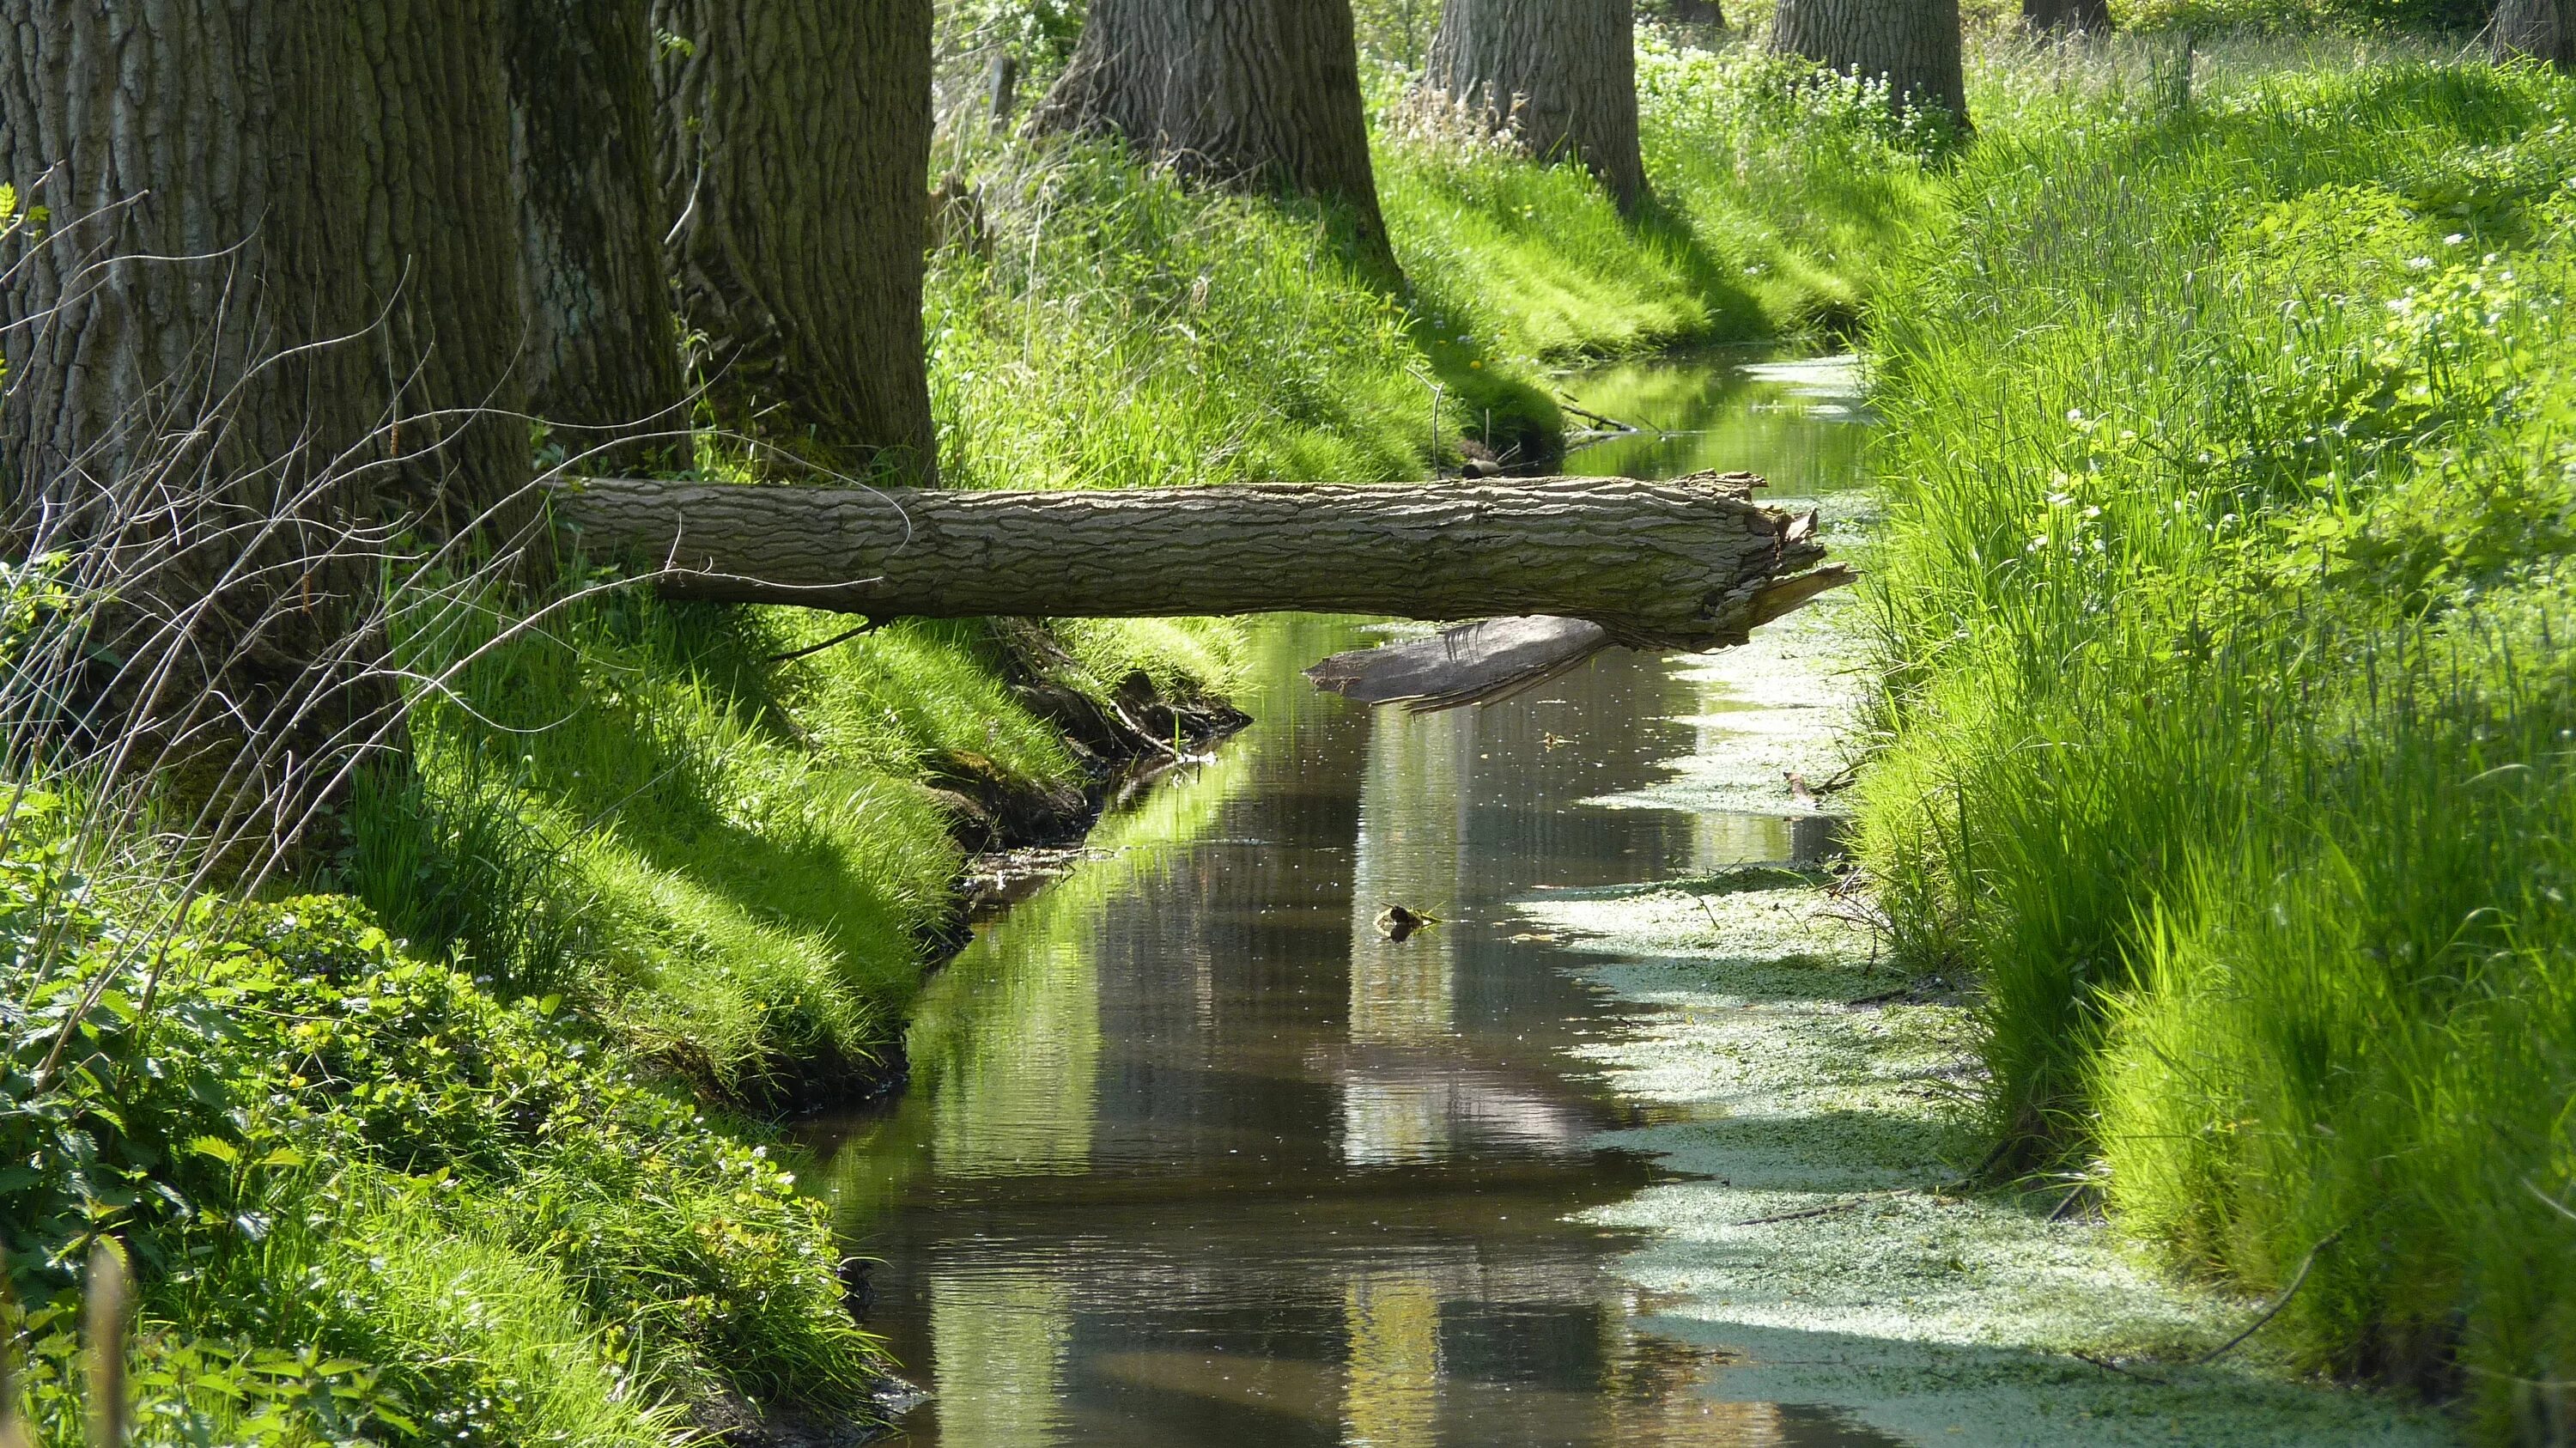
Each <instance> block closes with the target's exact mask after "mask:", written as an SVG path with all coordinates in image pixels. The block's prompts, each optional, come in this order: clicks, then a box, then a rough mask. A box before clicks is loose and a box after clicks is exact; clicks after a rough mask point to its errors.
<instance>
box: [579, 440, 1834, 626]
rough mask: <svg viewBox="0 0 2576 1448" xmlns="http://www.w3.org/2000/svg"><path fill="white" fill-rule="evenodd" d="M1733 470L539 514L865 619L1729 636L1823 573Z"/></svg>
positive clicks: (667, 486)
mask: <svg viewBox="0 0 2576 1448" xmlns="http://www.w3.org/2000/svg"><path fill="white" fill-rule="evenodd" d="M1755 481H1757V480H1754V479H1750V478H1748V477H1745V476H1743V475H1736V476H1733V477H1717V476H1714V475H1707V474H1702V475H1698V476H1695V477H1689V478H1677V479H1673V480H1671V481H1668V482H1655V483H1647V482H1634V481H1630V480H1627V479H1624V478H1550V479H1542V480H1536V481H1515V482H1508V483H1491V484H1482V485H1475V486H1468V485H1463V484H1457V483H1436V484H1413V485H1403V486H1392V487H1339V486H1327V485H1313V484H1257V485H1256V484H1246V485H1239V486H1229V487H1222V488H1163V489H1137V490H1133V491H1127V492H1080V491H1076V492H1044V493H1037V492H955V493H943V492H921V491H910V490H900V489H898V490H889V491H884V492H877V491H859V490H824V489H815V488H758V487H729V486H725V485H721V484H713V485H710V484H697V483H662V482H632V481H622V480H604V479H594V480H590V481H587V482H580V483H570V484H565V485H562V486H560V487H558V488H557V490H556V492H555V499H554V506H555V516H556V519H557V521H558V522H559V523H562V524H564V525H566V526H568V527H569V528H571V529H572V530H573V531H574V533H575V534H576V535H577V536H578V538H579V539H580V540H581V542H582V543H583V544H585V545H586V546H588V547H589V548H591V549H593V550H595V551H596V552H597V553H599V554H601V555H603V556H624V557H628V558H632V559H636V560H639V561H642V562H645V563H648V564H651V565H653V566H656V567H658V568H662V569H666V570H668V571H667V572H665V573H664V575H663V576H662V579H661V581H660V587H661V589H662V591H663V593H664V594H665V595H667V596H670V597H675V598H691V599H706V600H713V601H717V602H726V603H793V604H801V605H804V606H805V607H808V608H825V609H838V610H841V611H844V612H851V613H863V614H867V615H870V616H872V617H893V616H899V615H912V616H922V617H933V618H958V617H1003V616H1023V617H1041V618H1069V617H1154V616H1171V615H1190V614H1233V613H1262V612H1280V611H1312V612H1322V613H1367V614H1393V615H1398V616H1402V617H1407V618H1429V619H1451V618H1473V617H1485V616H1492V615H1505V614H1548V615H1562V616H1567V617H1573V618H1580V619H1589V620H1591V621H1592V622H1594V623H1597V624H1599V625H1601V626H1602V628H1603V629H1605V630H1606V631H1607V633H1608V636H1609V639H1610V641H1612V642H1616V643H1621V644H1627V645H1630V646H1632V647H1647V648H1687V649H1701V648H1709V647H1713V646H1715V645H1718V644H1727V643H1741V642H1743V641H1744V635H1745V631H1746V630H1747V629H1750V628H1752V627H1753V626H1754V625H1756V624H1758V623H1761V622H1764V621H1765V620H1767V619H1768V618H1770V617H1774V616H1776V615H1777V614H1779V613H1783V612H1786V611H1787V610H1788V608H1791V607H1794V606H1796V604H1797V603H1799V602H1803V601H1804V600H1805V598H1806V597H1808V596H1811V595H1812V594H1813V593H1814V592H1816V591H1819V590H1820V589H1821V588H1822V587H1824V586H1827V585H1828V584H1830V583H1832V582H1839V581H1841V580H1842V578H1843V577H1844V576H1845V575H1843V574H1841V573H1840V571H1839V570H1833V569H1827V570H1820V571H1818V572H1816V573H1807V574H1803V575H1801V576H1799V577H1792V576H1791V575H1800V573H1801V570H1804V569H1807V568H1809V567H1810V566H1812V565H1813V564H1815V563H1817V562H1819V561H1820V560H1821V559H1822V558H1823V556H1824V555H1823V550H1822V549H1821V548H1819V547H1818V546H1817V545H1816V543H1815V542H1814V540H1813V538H1812V536H1811V534H1812V532H1813V528H1814V522H1813V518H1812V515H1810V516H1808V517H1804V518H1792V517H1791V516H1789V515H1788V514H1785V513H1780V512H1777V511H1774V510H1772V509H1768V508H1761V507H1757V506H1755V505H1754V504H1753V503H1752V502H1750V501H1749V499H1748V493H1749V490H1750V488H1751V486H1752V485H1753V484H1754V482H1755Z"/></svg>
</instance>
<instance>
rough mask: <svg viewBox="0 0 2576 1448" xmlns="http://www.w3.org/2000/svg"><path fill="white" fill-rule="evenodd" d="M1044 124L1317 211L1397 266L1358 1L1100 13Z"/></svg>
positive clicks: (1150, 4)
mask: <svg viewBox="0 0 2576 1448" xmlns="http://www.w3.org/2000/svg"><path fill="white" fill-rule="evenodd" d="M1036 120H1037V124H1038V125H1040V126H1041V127H1047V128H1053V129H1060V130H1087V129H1094V128H1107V129H1111V130H1116V131H1118V132H1120V133H1122V134H1124V135H1125V136H1126V137H1127V138H1128V140H1129V141H1130V142H1131V143H1132V144H1134V145H1135V146H1137V147H1138V148H1139V149H1141V150H1144V151H1146V152H1148V153H1149V154H1152V155H1154V156H1156V157H1159V158H1161V159H1164V160H1167V161H1169V162H1170V163H1171V164H1172V165H1173V166H1174V167H1175V168H1177V169H1179V170H1180V171H1181V172H1182V173H1183V174H1186V175H1196V176H1206V177H1210V178H1212V179H1216V180H1222V181H1229V182H1238V183H1244V184H1250V185H1256V186H1282V187H1286V188H1288V189H1291V190H1294V191H1299V192H1302V193H1304V194H1306V195H1309V196H1316V197H1320V198H1322V199H1324V200H1326V201H1329V202H1332V203H1333V204H1335V205H1337V206H1339V207H1341V208H1343V209H1344V210H1345V212H1346V213H1347V214H1348V215H1349V217H1350V219H1351V221H1352V224H1353V226H1354V228H1355V232H1356V240H1357V241H1358V243H1359V246H1360V248H1361V251H1362V253H1363V254H1364V255H1366V256H1367V257H1369V258H1370V259H1371V260H1372V261H1374V262H1377V263H1380V264H1386V263H1390V262H1391V260H1392V257H1393V253H1392V252H1391V251H1389V250H1388V248H1387V242H1386V221H1385V219H1384V218H1383V217H1382V216H1380V215H1379V213H1378V205H1377V176H1376V173H1375V172H1374V171H1372V170H1371V169H1370V166H1369V143H1368V121H1367V117H1366V115H1365V113H1364V112H1363V110H1362V107H1361V101H1360V74H1359V49H1358V42H1357V40H1356V38H1355V34H1354V31H1353V27H1352V21H1351V6H1350V0H1092V5H1091V13H1090V16H1089V18H1088V19H1087V20H1085V21H1084V22H1083V29H1082V41H1081V44H1080V45H1078V46H1077V47H1075V50H1074V55H1073V59H1072V61H1071V62H1070V63H1069V64H1068V65H1067V66H1066V68H1065V73H1064V77H1063V79H1061V80H1059V81H1058V82H1056V85H1055V89H1054V90H1053V91H1051V92H1049V93H1048V95H1047V98H1046V100H1045V102H1044V103H1043V104H1041V105H1040V106H1039V108H1038V114H1037V118H1036Z"/></svg>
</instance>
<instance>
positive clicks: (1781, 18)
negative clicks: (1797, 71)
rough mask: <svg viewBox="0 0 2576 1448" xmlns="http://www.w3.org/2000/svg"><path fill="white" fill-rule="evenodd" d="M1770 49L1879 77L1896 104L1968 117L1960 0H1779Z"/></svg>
mask: <svg viewBox="0 0 2576 1448" xmlns="http://www.w3.org/2000/svg"><path fill="white" fill-rule="evenodd" d="M1771 48H1772V49H1773V50H1775V51H1779V52H1781V53H1783V54H1788V55H1803V56H1805V57H1806V58H1807V59H1809V60H1812V61H1814V62H1816V63H1817V64H1818V65H1821V66H1824V67H1826V68H1827V69H1830V70H1838V71H1842V72H1844V73H1845V74H1856V75H1861V76H1865V77H1867V78H1869V79H1872V80H1878V79H1882V78H1883V79H1885V80H1886V82H1887V87H1888V100H1889V102H1890V103H1891V104H1893V105H1897V106H1906V105H1914V106H1938V107H1940V108H1941V109H1943V110H1945V111H1948V112H1949V113H1950V114H1951V116H1952V117H1954V118H1956V119H1957V120H1958V122H1959V123H1960V124H1962V125H1965V124H1966V123H1967V120H1968V88H1967V78H1966V75H1965V74H1964V72H1963V71H1962V69H1961V65H1960V56H1959V0H1780V7H1779V9H1778V10H1776V11H1774V12H1773V13H1772V17H1771Z"/></svg>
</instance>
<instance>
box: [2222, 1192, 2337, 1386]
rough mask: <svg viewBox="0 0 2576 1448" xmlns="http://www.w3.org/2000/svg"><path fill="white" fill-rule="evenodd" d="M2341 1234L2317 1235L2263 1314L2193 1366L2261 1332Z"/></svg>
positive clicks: (2334, 1232) (2277, 1314)
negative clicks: (2286, 1283) (2288, 1279)
mask: <svg viewBox="0 0 2576 1448" xmlns="http://www.w3.org/2000/svg"><path fill="white" fill-rule="evenodd" d="M2342 1235H2343V1228H2341V1227H2337V1228H2335V1229H2334V1230H2333V1231H2331V1232H2328V1233H2326V1234H2325V1235H2324V1236H2322V1237H2319V1238H2318V1239H2317V1244H2316V1245H2315V1246H2313V1247H2310V1248H2309V1249H2308V1255H2307V1256H2305V1257H2302V1258H2300V1259H2299V1270H2298V1271H2296V1272H2294V1273H2292V1274H2290V1285H2289V1286H2287V1287H2284V1288H2282V1289H2281V1295H2280V1296H2279V1297H2278V1298H2275V1299H2274V1300H2273V1302H2272V1305H2271V1306H2269V1307H2267V1308H2264V1309H2263V1315H2262V1316H2260V1317H2257V1318H2255V1319H2254V1320H2253V1321H2252V1322H2249V1323H2247V1324H2246V1325H2245V1330H2244V1331H2243V1332H2240V1333H2238V1334H2236V1335H2235V1336H2234V1337H2231V1338H2229V1339H2228V1340H2227V1341H2225V1342H2222V1343H2220V1344H2219V1345H2218V1346H2216V1347H2214V1348H2211V1349H2210V1350H2209V1351H2208V1352H2206V1353H2204V1354H2202V1355H2201V1356H2200V1357H2198V1358H2196V1359H2194V1360H2193V1365H2194V1366H2195V1367H2198V1366H2206V1365H2208V1364H2210V1363H2214V1362H2216V1361H2218V1360H2219V1359H2220V1358H2223V1357H2225V1356H2227V1355H2228V1354H2229V1353H2231V1352H2234V1351H2235V1350H2236V1349H2237V1348H2238V1347H2239V1346H2241V1345H2243V1343H2244V1342H2245V1340H2246V1339H2247V1338H2249V1337H2252V1336H2253V1335H2254V1334H2256V1333H2258V1332H2261V1331H2262V1330H2263V1328H2264V1325H2265V1324H2267V1323H2269V1322H2270V1321H2271V1320H2272V1319H2273V1318H2276V1317H2278V1316H2280V1315H2281V1309H2282V1308H2284V1307H2287V1306H2289V1305H2290V1299H2291V1298H2293V1297H2296V1296H2298V1295H2299V1289H2300V1288H2301V1287H2304V1286H2306V1285H2307V1281H2308V1269H2309V1268H2311V1267H2314V1266H2316V1265H2317V1254H2318V1253H2319V1252H2322V1251H2324V1250H2325V1249H2326V1248H2328V1247H2330V1246H2332V1245H2334V1240H2335V1239H2336V1238H2337V1237H2340V1236H2342Z"/></svg>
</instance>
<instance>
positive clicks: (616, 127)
mask: <svg viewBox="0 0 2576 1448" xmlns="http://www.w3.org/2000/svg"><path fill="white" fill-rule="evenodd" d="M505 3H506V5H507V20H508V24H509V29H508V31H507V42H508V44H507V55H508V60H509V77H510V122H511V131H510V143H511V159H512V162H513V164H512V167H511V171H512V179H513V181H514V183H515V186H516V191H517V196H518V203H519V237H520V245H521V252H522V268H523V274H524V280H525V282H526V287H527V295H526V299H525V301H524V302H523V304H522V307H523V311H524V314H525V317H526V323H527V350H526V353H525V354H524V358H523V361H522V364H521V370H522V372H523V373H524V374H525V376H526V379H527V388H528V406H529V409H530V410H531V411H533V412H534V413H535V414H536V415H537V417H538V418H539V419H541V420H543V421H544V422H546V423H548V424H551V425H552V426H554V427H556V428H557V429H560V432H559V435H558V438H557V440H558V441H559V442H561V443H562V444H563V445H564V447H565V448H566V449H567V451H569V452H570V453H572V454H573V455H575V456H580V455H583V454H586V453H588V452H590V451H591V450H594V449H597V448H600V447H602V446H603V445H605V444H608V443H610V442H613V441H614V440H615V439H617V438H619V437H622V436H628V435H633V434H637V433H646V434H664V435H667V434H670V433H672V432H674V431H675V430H677V429H679V428H681V427H683V426H684V425H685V424H686V422H687V418H686V417H685V416H683V415H682V413H681V410H680V409H681V401H682V387H681V381H680V335H679V326H678V322H677V320H676V319H675V318H674V317H673V315H672V312H671V286H670V282H669V280H668V279H667V278H666V277H665V276H664V274H663V271H662V235H663V232H664V231H665V230H666V229H667V228H668V227H669V226H670V223H671V215H670V213H669V212H668V211H667V210H666V209H665V208H664V206H663V204H662V195H661V177H660V175H659V174H658V173H657V172H656V170H655V168H654V147H655V144H656V138H657V136H658V135H659V133H660V116H659V114H658V112H657V111H656V109H655V104H654V92H653V15H652V0H505ZM673 441H674V440H672V439H670V438H668V437H667V436H665V437H663V438H662V439H661V440H659V441H658V442H653V443H647V444H646V445H645V451H646V452H647V453H650V452H655V451H667V450H669V449H670V448H671V447H672V446H673ZM610 456H612V457H617V458H619V459H620V460H625V459H626V458H627V457H628V451H627V450H624V449H620V450H616V451H613V452H612V453H611V454H610Z"/></svg>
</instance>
